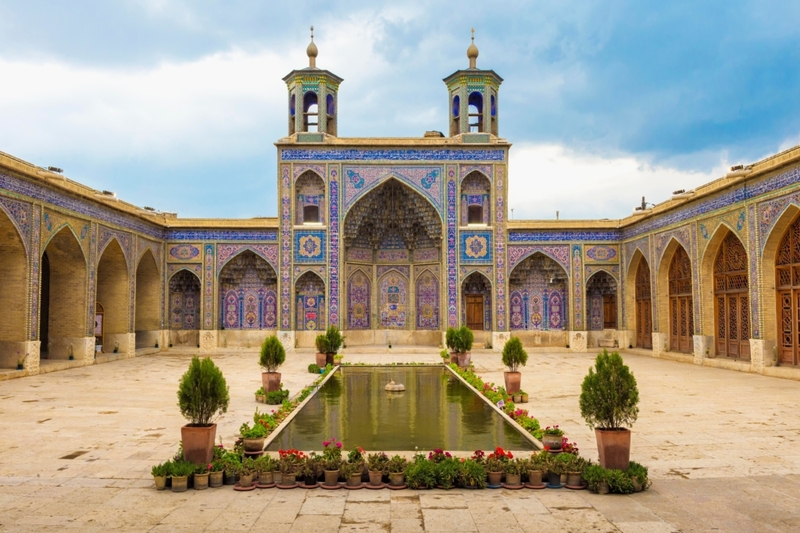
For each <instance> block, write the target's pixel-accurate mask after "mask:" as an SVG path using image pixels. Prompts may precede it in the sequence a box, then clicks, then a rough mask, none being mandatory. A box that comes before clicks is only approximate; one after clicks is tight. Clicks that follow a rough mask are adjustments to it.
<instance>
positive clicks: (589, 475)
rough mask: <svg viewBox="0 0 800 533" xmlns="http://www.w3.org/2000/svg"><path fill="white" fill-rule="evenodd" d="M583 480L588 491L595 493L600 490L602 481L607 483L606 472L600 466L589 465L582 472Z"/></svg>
mask: <svg viewBox="0 0 800 533" xmlns="http://www.w3.org/2000/svg"><path fill="white" fill-rule="evenodd" d="M583 479H585V480H586V484H587V485H588V487H589V490H590V491H592V492H597V491H598V490H599V488H600V483H602V482H603V481H606V482H608V470H606V469H605V468H603V467H602V466H600V465H589V466H587V467H586V470H584V471H583Z"/></svg>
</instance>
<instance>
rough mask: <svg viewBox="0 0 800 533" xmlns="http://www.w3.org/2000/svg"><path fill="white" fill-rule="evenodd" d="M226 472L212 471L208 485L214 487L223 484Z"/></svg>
mask: <svg viewBox="0 0 800 533" xmlns="http://www.w3.org/2000/svg"><path fill="white" fill-rule="evenodd" d="M223 475H224V472H222V471H219V472H211V473H210V474H209V476H208V486H209V487H211V488H212V489H215V488H217V487H221V486H222V481H223V479H222V478H223Z"/></svg>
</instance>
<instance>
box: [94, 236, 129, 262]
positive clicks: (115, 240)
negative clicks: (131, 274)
mask: <svg viewBox="0 0 800 533" xmlns="http://www.w3.org/2000/svg"><path fill="white" fill-rule="evenodd" d="M113 244H116V246H117V248H119V251H120V253H121V254H122V259H123V261H124V263H125V269H126V270H127V269H128V251H127V249H126V247H125V245H124V244H123V243H122V242H121V241H120V240H119V238H118V237H117V236H116V235H115V236H112V237H110V238H109V239H108V242H106V243H105V244H104V245H103V246H102V247H101V248H100V249H98V250H97V257H98V258H99V259H98V261H97V265H98V268H99V266H100V260H101V259H102V258H103V256H104V255H105V253H106V251H107V250H108V249H109V247H111V246H112V245H113ZM113 253H114V255H116V252H113Z"/></svg>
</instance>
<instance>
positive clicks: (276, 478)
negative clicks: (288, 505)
mask: <svg viewBox="0 0 800 533" xmlns="http://www.w3.org/2000/svg"><path fill="white" fill-rule="evenodd" d="M272 482H273V483H277V484H278V485H283V474H281V471H280V470H274V471H273V472H272Z"/></svg>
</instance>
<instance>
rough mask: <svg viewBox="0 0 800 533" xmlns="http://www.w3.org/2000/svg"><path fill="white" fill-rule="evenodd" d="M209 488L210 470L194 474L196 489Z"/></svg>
mask: <svg viewBox="0 0 800 533" xmlns="http://www.w3.org/2000/svg"><path fill="white" fill-rule="evenodd" d="M207 488H208V472H206V473H205V474H195V475H194V490H205V489H207Z"/></svg>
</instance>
